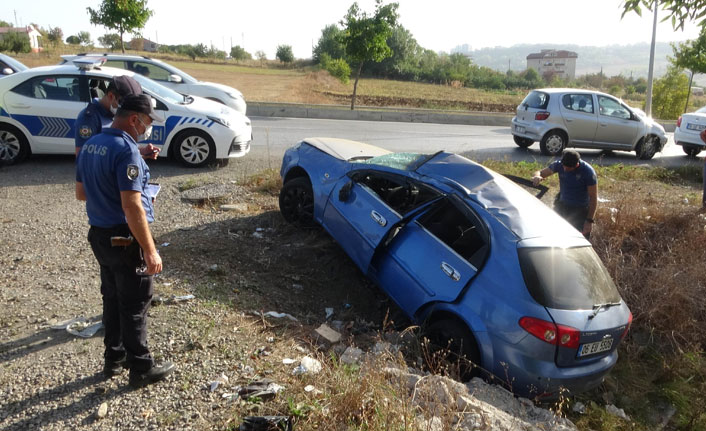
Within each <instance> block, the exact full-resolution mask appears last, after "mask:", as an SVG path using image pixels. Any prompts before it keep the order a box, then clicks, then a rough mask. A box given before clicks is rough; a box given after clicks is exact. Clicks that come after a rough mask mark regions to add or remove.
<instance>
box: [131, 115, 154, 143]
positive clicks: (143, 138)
mask: <svg viewBox="0 0 706 431" xmlns="http://www.w3.org/2000/svg"><path fill="white" fill-rule="evenodd" d="M137 121H139V122H140V124H142V125H143V126H144V127H145V131H144V132H143V133H140V134H138V135H137V142H142V141H146V140H147V139H149V138H150V136H152V125H151V124H150V125H149V126H145V123H143V122H142V120H140V117H137ZM135 132H137V128H135Z"/></svg>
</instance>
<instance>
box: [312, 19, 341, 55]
mask: <svg viewBox="0 0 706 431" xmlns="http://www.w3.org/2000/svg"><path fill="white" fill-rule="evenodd" d="M342 33H343V31H342V30H341V29H340V28H338V26H337V25H336V24H330V25H327V26H326V27H324V29H323V30H321V37H320V38H319V41H318V42H317V43H316V46H315V47H314V61H315V62H317V63H320V62H321V55H322V54H328V56H329V57H331V58H333V59H336V58H343V56H344V55H345V53H346V51H345V47H344V46H343V45H342V44H341V40H340V38H341V34H342Z"/></svg>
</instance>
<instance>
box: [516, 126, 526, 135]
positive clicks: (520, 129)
mask: <svg viewBox="0 0 706 431" xmlns="http://www.w3.org/2000/svg"><path fill="white" fill-rule="evenodd" d="M515 131H516V132H517V133H525V128H524V126H515Z"/></svg>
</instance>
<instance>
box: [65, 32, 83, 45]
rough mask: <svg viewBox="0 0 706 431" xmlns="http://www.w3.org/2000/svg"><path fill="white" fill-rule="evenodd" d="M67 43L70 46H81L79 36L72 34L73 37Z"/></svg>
mask: <svg viewBox="0 0 706 431" xmlns="http://www.w3.org/2000/svg"><path fill="white" fill-rule="evenodd" d="M66 43H68V44H69V45H80V44H81V39H79V38H78V36H76V35H74V34H72V35H71V36H69V37H67V38H66Z"/></svg>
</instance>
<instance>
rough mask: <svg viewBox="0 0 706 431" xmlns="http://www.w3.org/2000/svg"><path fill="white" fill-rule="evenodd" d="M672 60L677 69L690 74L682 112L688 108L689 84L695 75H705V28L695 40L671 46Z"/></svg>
mask: <svg viewBox="0 0 706 431" xmlns="http://www.w3.org/2000/svg"><path fill="white" fill-rule="evenodd" d="M672 51H673V52H674V58H670V59H669V60H670V62H671V63H672V64H673V65H674V66H676V67H679V68H683V69H686V70H688V71H689V72H690V73H691V76H690V77H689V87H688V88H689V92H688V93H686V103H685V104H684V112H686V111H687V108H688V107H689V96H690V95H691V82H692V81H693V79H694V74H695V73H706V28H702V29H701V33H700V34H699V37H698V38H696V39H695V40H687V41H686V42H682V43H679V44H678V45H674V44H672Z"/></svg>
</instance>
